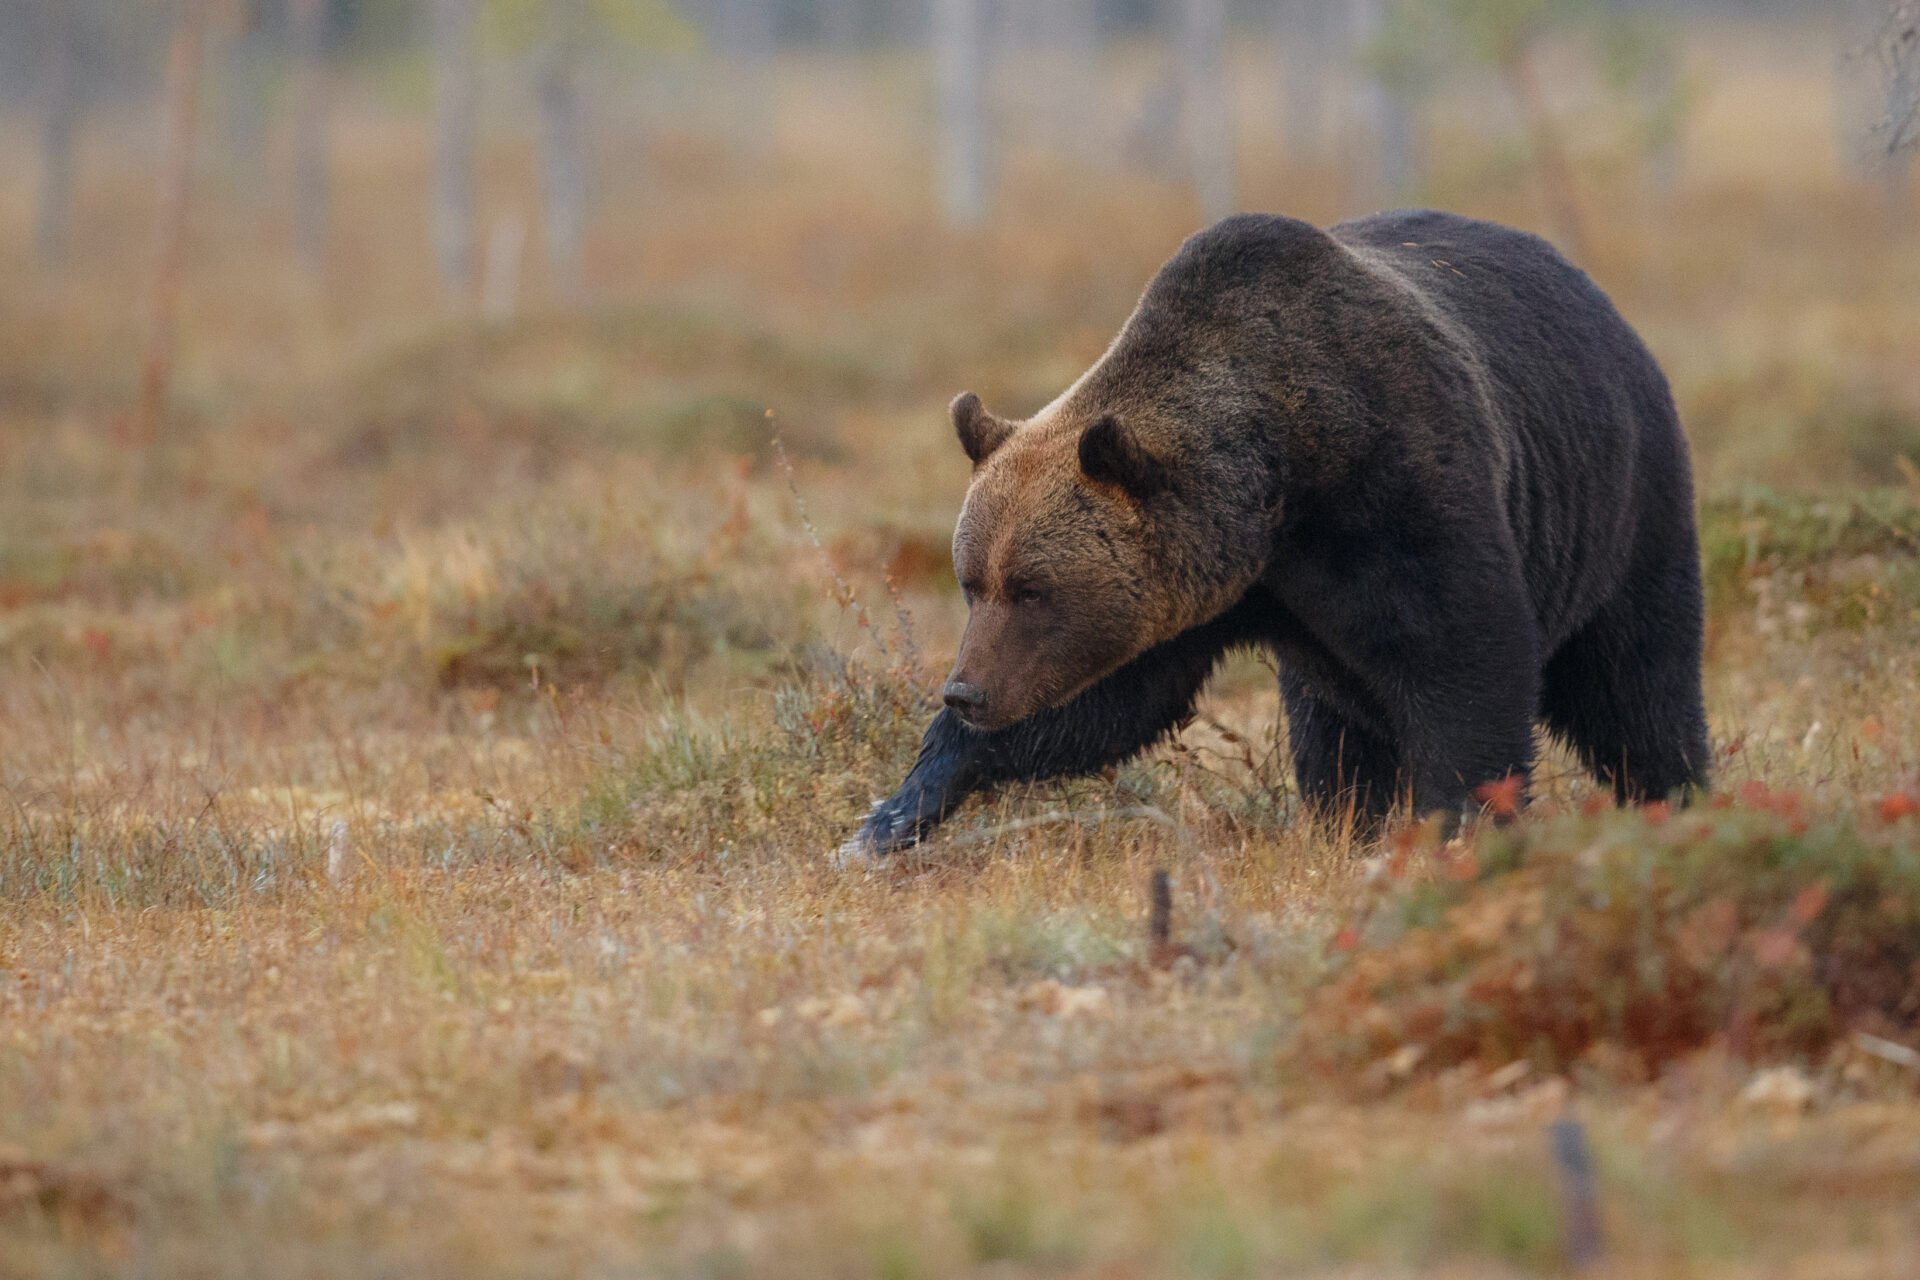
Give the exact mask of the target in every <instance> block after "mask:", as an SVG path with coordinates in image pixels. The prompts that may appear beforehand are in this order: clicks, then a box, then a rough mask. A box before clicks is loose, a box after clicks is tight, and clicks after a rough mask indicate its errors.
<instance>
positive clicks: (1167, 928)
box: [1147, 867, 1197, 969]
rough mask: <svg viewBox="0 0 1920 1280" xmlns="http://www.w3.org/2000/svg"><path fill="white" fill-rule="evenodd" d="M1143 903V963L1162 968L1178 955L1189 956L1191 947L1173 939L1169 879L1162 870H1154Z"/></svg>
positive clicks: (1165, 871) (1191, 953) (1170, 963)
mask: <svg viewBox="0 0 1920 1280" xmlns="http://www.w3.org/2000/svg"><path fill="white" fill-rule="evenodd" d="M1147 901H1148V909H1147V962H1148V963H1149V964H1151V965H1152V966H1153V967H1154V968H1156V969H1166V968H1169V967H1171V966H1172V964H1173V962H1174V961H1176V960H1178V959H1179V958H1180V957H1181V956H1191V955H1193V948H1192V947H1183V946H1179V945H1178V944H1176V943H1175V942H1174V940H1173V879H1172V877H1171V876H1169V875H1168V874H1167V869H1166V868H1165V867H1156V868H1154V872H1153V877H1152V879H1150V880H1149V881H1148V882H1147ZM1196 958H1197V957H1196Z"/></svg>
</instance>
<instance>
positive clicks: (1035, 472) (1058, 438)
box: [945, 393, 1188, 730]
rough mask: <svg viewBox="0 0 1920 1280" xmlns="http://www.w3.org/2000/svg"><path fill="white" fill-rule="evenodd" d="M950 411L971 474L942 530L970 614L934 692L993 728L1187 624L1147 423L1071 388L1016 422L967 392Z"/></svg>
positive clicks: (1066, 694)
mask: <svg viewBox="0 0 1920 1280" xmlns="http://www.w3.org/2000/svg"><path fill="white" fill-rule="evenodd" d="M952 416H953V426H954V430H955V432H956V433H957V434H958V435H959V437H960V444H961V446H962V447H963V448H964V449H965V450H966V452H967V456H968V457H969V458H971V459H972V460H973V480H972V483H971V484H970V485H969V486H968V488H967V498H966V503H965V505H964V506H963V507H962V509H961V512H960V520H959V524H958V526H957V528H956V529H955V531H954V538H953V566H954V571H955V573H956V574H957V576H958V577H959V579H960V585H961V588H962V590H964V591H965V593H966V597H967V628H966V633H965V636H964V637H963V638H962V640H961V642H960V655H959V658H958V659H957V660H956V661H955V663H954V667H953V674H952V676H951V677H950V678H949V680H948V681H947V685H946V689H945V698H946V702H947V705H948V706H949V707H951V708H952V709H953V710H954V712H955V713H956V714H957V715H958V716H959V717H960V718H961V720H962V721H964V722H965V723H966V724H968V725H970V726H972V727H973V728H976V729H981V730H994V729H1002V728H1005V727H1007V726H1008V725H1011V724H1013V723H1015V722H1017V721H1019V720H1023V719H1025V718H1026V717H1028V716H1030V715H1032V714H1033V713H1035V712H1036V711H1039V710H1041V709H1043V708H1046V707H1055V706H1059V705H1060V704H1062V703H1064V702H1066V701H1067V700H1068V699H1070V698H1072V697H1073V696H1074V695H1076V694H1078V693H1079V692H1081V691H1082V690H1084V689H1085V688H1087V687H1088V686H1089V685H1091V684H1093V683H1094V682H1095V681H1097V680H1099V679H1101V678H1102V677H1104V676H1106V675H1109V674H1110V673H1112V672H1113V671H1115V670H1117V669H1118V668H1119V667H1121V666H1122V665H1124V664H1125V663H1127V662H1128V661H1129V660H1131V659H1132V658H1134V657H1136V656H1138V655H1139V654H1141V653H1144V652H1145V651H1146V650H1147V649H1149V648H1151V647H1152V646H1153V645H1155V644H1157V643H1159V642H1160V641H1162V640H1166V639H1169V638H1171V637H1172V636H1173V635H1176V634H1178V633H1179V632H1180V631H1181V630H1184V629H1185V626H1186V625H1188V622H1187V620H1186V618H1185V616H1184V615H1185V613H1186V612H1187V610H1186V609H1184V608H1183V607H1182V602H1181V601H1180V600H1177V599H1175V598H1174V597H1175V595H1176V594H1177V593H1175V592H1173V591H1172V590H1170V589H1169V583H1168V581H1167V578H1166V575H1165V573H1164V569H1165V567H1166V565H1167V556H1166V555H1165V554H1164V548H1163V546H1162V543H1163V542H1164V541H1165V540H1166V539H1167V538H1168V537H1169V536H1170V535H1173V534H1174V530H1175V528H1176V527H1177V525H1178V523H1179V522H1178V521H1173V520H1169V519H1166V518H1164V517H1163V513H1162V512H1161V511H1160V510H1159V507H1160V504H1161V503H1162V502H1163V501H1164V500H1166V499H1167V498H1168V497H1169V493H1170V489H1171V487H1172V482H1173V475H1172V472H1171V471H1170V469H1169V460H1168V459H1166V458H1163V457H1161V456H1160V455H1159V454H1158V453H1156V451H1155V449H1154V447H1153V446H1152V445H1151V444H1150V443H1149V442H1148V440H1149V437H1146V436H1144V435H1143V434H1142V433H1141V432H1140V431H1138V430H1137V429H1136V428H1135V427H1133V426H1131V425H1130V424H1129V423H1128V422H1127V421H1125V420H1124V419H1123V418H1122V417H1120V416H1119V415H1118V414H1115V413H1108V412H1098V411H1094V410H1092V409H1091V408H1089V407H1088V406H1087V405H1085V404H1081V403H1076V400H1075V397H1074V396H1073V395H1072V394H1071V393H1069V395H1068V396H1065V397H1062V399H1061V400H1060V401H1057V402H1056V403H1055V404H1054V405H1052V406H1050V407H1049V408H1048V409H1046V410H1044V411H1042V413H1041V414H1040V415H1039V416H1037V417H1035V418H1034V419H1032V420H1031V421H1029V422H1026V423H1013V422H1009V421H1006V420H1005V419H1002V418H997V417H995V416H994V415H993V414H991V413H988V412H987V410H986V409H985V408H984V407H983V406H982V405H981V403H980V399H979V397H978V396H975V395H973V394H971V393H968V394H965V395H962V396H960V397H959V398H958V399H956V400H955V401H954V402H953V407H952ZM1174 536H1177V535H1174Z"/></svg>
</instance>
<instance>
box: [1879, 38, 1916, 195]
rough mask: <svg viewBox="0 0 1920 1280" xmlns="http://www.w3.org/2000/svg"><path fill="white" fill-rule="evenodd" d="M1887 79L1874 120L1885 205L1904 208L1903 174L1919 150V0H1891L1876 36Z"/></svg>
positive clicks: (1905, 191) (1904, 175) (1883, 74)
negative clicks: (1879, 112) (1877, 117)
mask: <svg viewBox="0 0 1920 1280" xmlns="http://www.w3.org/2000/svg"><path fill="white" fill-rule="evenodd" d="M1875 43H1876V46H1877V55H1878V57H1879V60H1880V65H1881V74H1882V76H1883V77H1884V78H1885V80H1886V86H1887V94H1886V114H1885V116H1884V118H1883V119H1882V120H1881V122H1880V124H1879V125H1878V126H1877V129H1876V132H1877V133H1878V134H1879V135H1880V136H1879V146H1880V152H1881V162H1882V164H1883V165H1884V166H1885V167H1884V170H1883V176H1884V179H1885V183H1886V186H1885V191H1886V200H1887V208H1888V209H1889V210H1891V211H1893V212H1894V213H1900V212H1903V211H1904V209H1905V207H1906V203H1907V175H1908V172H1909V170H1910V168H1911V166H1912V162H1913V156H1914V153H1915V152H1916V151H1920V0H1894V2H1893V3H1891V4H1890V5H1889V6H1888V8H1887V16H1886V18H1885V20H1884V21H1883V22H1882V23H1881V27H1880V32H1879V36H1878V37H1877V39H1876V42H1875Z"/></svg>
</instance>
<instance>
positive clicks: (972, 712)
mask: <svg viewBox="0 0 1920 1280" xmlns="http://www.w3.org/2000/svg"><path fill="white" fill-rule="evenodd" d="M940 696H941V697H943V698H945V699H946V702H947V705H948V706H949V707H952V708H953V709H954V710H955V711H956V712H958V713H959V714H960V715H961V716H963V717H964V716H977V715H979V714H980V713H981V712H982V711H985V710H986V709H987V691H986V690H985V689H982V688H981V687H980V686H979V685H977V684H968V683H967V682H966V681H964V680H949V681H947V687H946V688H944V689H942V690H941V691H940Z"/></svg>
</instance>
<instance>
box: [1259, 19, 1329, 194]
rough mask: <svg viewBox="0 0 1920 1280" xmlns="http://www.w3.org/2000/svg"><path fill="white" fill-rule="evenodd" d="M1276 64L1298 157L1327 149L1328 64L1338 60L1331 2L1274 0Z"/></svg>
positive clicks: (1286, 124) (1284, 119)
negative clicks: (1335, 49)
mask: <svg viewBox="0 0 1920 1280" xmlns="http://www.w3.org/2000/svg"><path fill="white" fill-rule="evenodd" d="M1270 3H1271V9H1270V11H1269V12H1270V15H1271V18H1272V21H1273V46H1274V47H1273V63H1274V66H1275V67H1276V68H1278V71H1279V75H1280V95H1279V101H1278V102H1277V103H1276V104H1275V105H1276V106H1277V107H1279V109H1280V120H1281V126H1282V128H1283V129H1284V130H1285V131H1286V134H1287V138H1288V140H1289V142H1290V144H1291V146H1290V150H1291V151H1292V152H1293V155H1294V159H1295V160H1296V161H1303V160H1314V159H1317V158H1319V157H1320V156H1321V155H1322V154H1324V153H1325V151H1326V148H1327V67H1328V66H1329V65H1330V64H1331V63H1332V62H1333V60H1334V49H1333V47H1332V46H1333V45H1334V43H1335V42H1334V41H1333V40H1332V39H1331V38H1330V37H1331V36H1332V34H1333V33H1332V32H1331V31H1330V30H1329V25H1330V24H1329V22H1328V19H1329V17H1333V16H1337V15H1338V10H1337V9H1334V8H1332V7H1331V6H1330V5H1329V4H1328V3H1327V0H1270Z"/></svg>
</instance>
